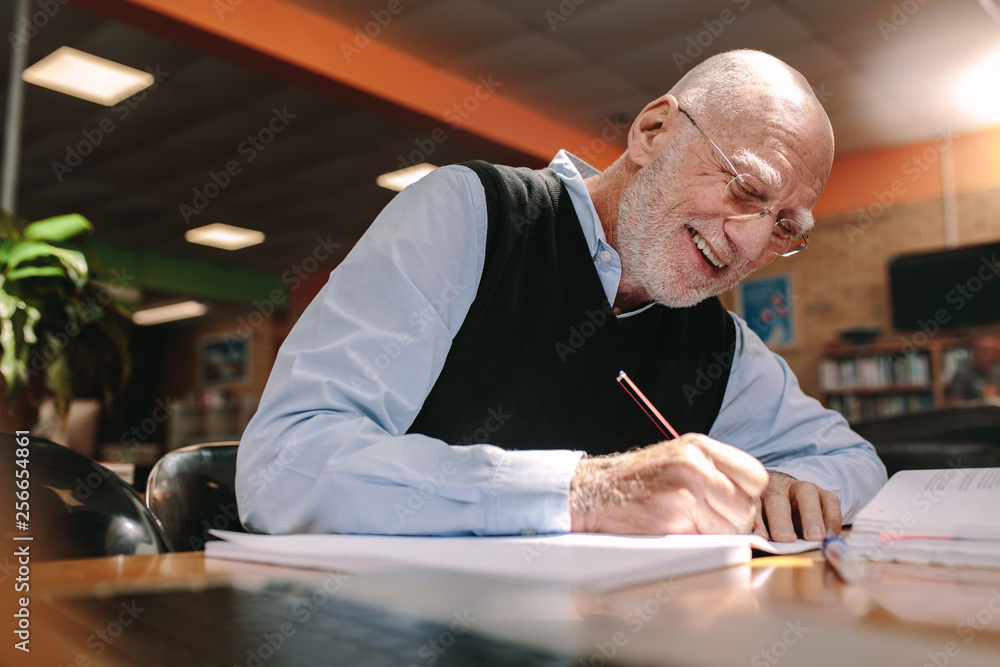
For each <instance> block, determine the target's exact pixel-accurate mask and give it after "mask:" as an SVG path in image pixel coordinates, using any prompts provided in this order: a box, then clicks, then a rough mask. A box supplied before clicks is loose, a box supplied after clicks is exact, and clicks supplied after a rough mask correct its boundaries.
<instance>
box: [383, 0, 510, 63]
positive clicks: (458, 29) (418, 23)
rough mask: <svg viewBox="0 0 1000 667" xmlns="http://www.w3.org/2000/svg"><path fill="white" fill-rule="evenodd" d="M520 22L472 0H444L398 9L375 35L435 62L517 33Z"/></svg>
mask: <svg viewBox="0 0 1000 667" xmlns="http://www.w3.org/2000/svg"><path fill="white" fill-rule="evenodd" d="M522 29H523V25H522V24H521V23H520V22H519V21H516V20H514V19H512V18H510V17H509V16H508V15H507V14H505V13H503V12H500V11H497V10H496V9H493V8H492V7H490V6H489V5H485V4H482V3H480V2H475V1H474V0H443V2H438V3H435V4H434V5H431V6H429V7H418V6H414V7H413V8H412V9H407V10H406V11H404V12H402V13H400V14H399V15H398V16H397V17H396V18H395V19H393V21H392V22H391V23H390V24H388V25H387V26H386V27H385V29H384V30H383V31H382V32H381V33H380V34H379V36H378V39H380V40H383V41H385V42H387V43H389V44H392V45H393V46H395V47H396V48H399V49H403V50H405V51H407V52H409V53H412V54H414V55H416V56H418V57H419V58H421V59H422V60H425V61H427V62H429V63H431V64H434V65H442V64H447V63H448V62H450V61H452V60H455V59H457V58H459V57H461V56H463V55H465V54H467V53H470V52H472V51H476V50H478V49H481V48H483V47H484V46H487V45H490V44H495V43H498V42H502V41H503V40H505V39H509V38H510V37H512V36H514V35H516V34H517V33H518V32H519V31H521V30H522Z"/></svg>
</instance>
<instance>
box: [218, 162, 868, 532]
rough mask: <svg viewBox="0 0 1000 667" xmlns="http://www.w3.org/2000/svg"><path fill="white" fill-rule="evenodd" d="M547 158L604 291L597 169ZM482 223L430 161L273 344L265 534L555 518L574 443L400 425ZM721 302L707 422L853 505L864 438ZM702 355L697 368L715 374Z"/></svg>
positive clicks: (255, 468)
mask: <svg viewBox="0 0 1000 667" xmlns="http://www.w3.org/2000/svg"><path fill="white" fill-rule="evenodd" d="M550 166H551V167H552V169H554V170H555V171H556V173H558V174H559V176H560V178H562V180H563V181H564V183H565V184H566V188H567V190H568V192H569V196H570V198H571V200H572V202H573V206H574V207H575V209H576V212H577V215H578V217H579V219H580V224H581V226H582V228H583V231H584V234H585V235H586V237H587V243H588V245H589V247H590V250H591V253H592V257H593V261H594V266H595V267H596V269H597V272H598V275H599V276H600V279H601V283H602V285H603V286H604V289H605V292H606V294H607V296H608V301H609V302H610V303H614V298H615V294H616V292H617V290H618V283H619V280H620V279H621V260H620V258H619V257H618V254H617V253H616V252H615V250H614V249H613V248H611V247H610V246H609V245H608V244H607V243H606V242H605V237H604V231H603V228H602V226H601V223H600V220H599V218H598V216H597V212H596V211H595V210H594V206H593V203H592V202H591V199H590V196H589V194H588V192H587V187H586V185H585V184H584V178H587V177H589V176H591V175H594V174H596V173H598V172H597V171H596V170H594V169H593V168H592V167H590V166H589V165H586V164H585V163H583V162H582V161H580V160H578V159H577V158H575V157H574V156H572V155H570V154H569V153H567V152H565V151H560V152H559V153H558V154H557V155H556V157H555V159H554V160H553V161H552V163H551V165H550ZM486 229H487V214H486V198H485V193H484V191H483V187H482V184H481V183H480V182H479V179H478V177H477V176H476V175H475V174H474V173H473V172H472V171H471V170H470V169H468V168H466V167H461V166H451V167H443V168H441V169H438V170H436V171H434V172H433V173H432V174H430V175H429V176H426V177H425V178H423V179H422V180H420V181H419V182H417V183H416V184H414V185H411V186H409V187H408V188H406V190H404V191H403V192H401V193H400V194H399V195H397V196H396V197H395V198H394V199H393V201H392V202H391V203H390V204H389V205H388V206H387V207H386V208H385V209H384V210H383V211H382V213H381V214H380V215H379V216H378V218H376V220H375V221H374V223H372V225H371V227H370V228H369V230H368V231H367V232H366V233H365V235H364V236H363V237H362V238H361V240H360V241H359V242H358V244H357V245H356V246H355V248H354V249H353V250H352V251H351V253H350V254H349V256H348V257H347V258H346V259H345V260H344V261H343V262H342V263H341V264H340V265H339V266H338V267H337V268H336V269H335V270H334V271H333V272H332V273H331V275H330V280H329V282H328V283H327V284H326V286H325V287H324V288H323V290H322V291H321V292H320V293H319V294H318V295H317V297H316V298H315V299H314V300H313V301H312V303H311V304H310V305H309V306H308V307H307V308H306V310H305V311H304V312H303V314H302V316H301V317H300V319H299V320H298V322H296V324H295V326H294V327H293V328H292V331H291V332H290V334H289V335H288V338H287V339H286V340H285V342H284V344H283V345H282V346H281V349H280V351H279V352H278V357H277V360H276V361H275V364H274V367H273V369H272V371H271V376H270V378H269V379H268V382H267V386H266V388H265V390H264V394H263V396H262V398H261V403H260V407H259V409H258V411H257V413H256V414H255V415H254V417H253V419H252V420H251V421H250V424H249V425H248V427H247V429H246V432H245V433H244V435H243V439H242V441H241V443H240V448H239V455H238V460H237V475H236V488H237V494H238V497H239V507H240V517H241V519H242V521H243V523H244V525H246V526H247V527H248V528H249V529H251V530H255V531H260V532H267V533H297V532H319V533H323V532H340V533H389V534H423V535H455V534H477V535H509V534H519V533H532V532H537V533H558V532H566V531H568V530H569V527H570V515H569V485H570V480H571V479H572V477H573V474H574V471H575V469H576V465H577V463H578V462H579V459H580V457H581V455H582V452H578V451H564V450H539V451H507V450H504V449H501V448H499V447H496V446H493V445H485V444H479V445H475V444H474V445H468V446H452V445H448V444H446V443H444V442H442V441H440V440H437V439H434V438H430V437H427V436H425V435H420V434H407V433H406V431H407V429H408V428H409V426H410V424H412V422H413V420H414V419H415V418H416V415H417V413H418V412H419V411H420V408H421V406H422V404H423V401H424V398H425V397H426V396H427V395H428V393H429V392H430V390H431V387H432V386H433V385H434V382H435V381H436V379H437V377H438V375H439V374H440V372H441V369H442V368H443V366H444V363H445V359H446V357H447V355H448V351H449V349H450V347H451V342H452V340H453V338H454V336H455V335H456V334H457V333H458V330H459V328H460V327H461V326H462V322H463V321H464V319H465V317H466V315H467V313H468V312H469V308H470V306H471V304H472V302H473V300H474V299H475V296H476V290H477V287H478V285H479V280H480V277H481V275H482V270H483V262H484V258H485V252H486ZM647 307H654V306H653V305H650V306H647ZM655 307H660V306H655ZM632 314H634V313H632ZM627 316H628V315H623V316H622V317H627ZM733 319H734V321H735V322H736V338H737V342H736V348H735V357H734V361H733V364H732V370H731V372H730V376H729V382H728V384H727V388H726V392H725V396H724V399H723V402H722V408H721V410H720V412H719V416H718V418H717V419H716V421H715V424H714V425H713V426H712V429H711V431H710V433H709V434H708V435H710V436H711V437H713V438H715V439H717V440H720V441H722V442H725V443H728V444H731V445H734V446H736V447H740V448H741V449H744V450H745V451H747V452H749V453H750V454H752V455H753V456H755V457H757V458H758V459H759V460H760V461H761V462H762V463H763V464H764V465H765V466H766V467H768V468H770V469H772V470H779V471H782V472H785V473H787V474H789V475H792V476H794V477H797V478H798V479H801V480H806V481H810V482H814V483H816V484H818V485H819V486H821V487H823V488H826V489H828V490H830V491H833V492H835V493H836V494H837V495H838V496H839V497H840V499H841V504H842V510H843V512H844V518H845V522H847V521H850V519H851V517H852V516H853V515H854V513H855V512H856V511H857V510H858V509H859V508H860V507H861V506H863V505H864V504H865V503H866V502H867V501H868V500H869V499H870V498H871V497H872V496H873V495H874V493H875V491H876V490H877V489H878V488H879V487H880V486H881V485H882V484H883V483H884V482H885V468H884V467H883V466H882V463H881V462H880V461H879V460H878V457H877V456H876V455H875V451H874V448H873V447H872V446H871V445H870V444H869V443H867V442H865V441H864V440H862V439H861V437H860V436H858V435H857V434H855V433H854V432H852V431H851V430H850V429H849V428H848V426H847V423H846V421H845V420H844V419H843V418H842V417H841V416H840V415H839V414H838V413H836V412H832V411H830V410H826V409H824V408H823V407H822V406H821V405H820V404H819V403H818V402H817V401H816V400H814V399H812V398H809V397H807V396H806V395H805V394H803V393H802V391H801V390H800V389H799V386H798V382H797V381H796V379H795V376H794V375H793V374H792V372H791V370H790V369H789V368H788V366H787V365H786V364H785V362H784V361H783V360H782V359H781V358H780V357H778V356H777V355H775V354H773V353H772V352H770V351H769V350H768V349H767V348H766V347H765V346H764V344H763V342H761V340H760V338H758V337H757V336H756V335H755V334H754V333H753V332H752V331H751V330H750V329H749V328H748V327H747V325H746V323H745V322H744V321H743V320H741V319H740V318H739V317H737V316H735V315H733ZM706 370H707V375H706V377H705V378H704V379H703V380H702V381H703V382H708V381H712V380H711V375H712V373H711V370H712V369H711V368H709V369H706ZM469 372H475V369H469ZM690 390H691V391H697V390H698V386H697V383H694V384H692V385H691V387H690ZM664 407H665V406H660V408H661V409H664ZM501 410H502V406H501ZM494 417H495V418H497V419H502V418H503V415H502V414H497V415H495V416H494Z"/></svg>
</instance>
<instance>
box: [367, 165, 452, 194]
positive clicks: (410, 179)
mask: <svg viewBox="0 0 1000 667" xmlns="http://www.w3.org/2000/svg"><path fill="white" fill-rule="evenodd" d="M435 169H437V166H436V165H433V164H430V163H429V162H421V163H420V164H415V165H413V166H412V167H407V168H405V169H400V170H398V171H390V172H389V173H388V174H382V175H381V176H379V177H378V178H376V179H375V182H376V183H378V184H379V185H381V186H382V187H383V188H387V189H389V190H395V191H396V192H402V191H403V188H405V187H406V186H407V185H411V184H412V183H416V182H417V181H419V180H420V179H421V178H423V177H424V176H426V175H427V174H429V173H431V172H432V171H434V170H435Z"/></svg>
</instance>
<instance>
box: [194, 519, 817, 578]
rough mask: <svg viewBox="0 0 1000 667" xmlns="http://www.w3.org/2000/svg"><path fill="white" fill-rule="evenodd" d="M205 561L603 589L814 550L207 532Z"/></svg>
mask: <svg viewBox="0 0 1000 667" xmlns="http://www.w3.org/2000/svg"><path fill="white" fill-rule="evenodd" d="M212 534H213V535H215V536H217V537H220V538H222V540H223V541H220V542H214V541H213V542H208V543H207V544H206V545H205V555H206V556H207V557H209V558H227V559H233V560H251V561H257V562H264V563H275V564H280V565H292V566H298V567H313V568H321V569H341V570H345V571H356V570H359V569H362V570H363V569H369V568H370V566H371V565H373V564H375V565H378V566H392V567H417V568H427V569H436V570H448V571H454V572H465V573H471V574H479V575H489V576H500V577H515V578H519V579H532V580H540V581H545V582H549V583H556V584H566V585H573V586H580V587H585V588H589V589H594V590H608V589H612V588H617V587H620V586H626V585H630V584H635V583H640V582H644V581H655V580H657V579H661V578H664V577H672V576H683V575H687V574H693V573H695V572H704V571H706V570H713V569H717V568H722V567H728V566H730V565H737V564H740V563H746V562H748V561H749V560H750V558H751V549H760V550H762V551H766V552H769V553H800V552H802V551H808V550H810V549H816V548H818V547H819V543H817V542H806V541H805V540H798V541H797V542H793V543H790V544H778V543H776V542H768V541H766V540H764V539H762V538H760V537H757V536H755V535H668V536H666V537H625V536H619V535H594V534H586V533H584V534H580V533H572V534H567V535H539V536H533V537H400V536H391V535H248V534H245V533H233V532H229V531H222V530H213V531H212Z"/></svg>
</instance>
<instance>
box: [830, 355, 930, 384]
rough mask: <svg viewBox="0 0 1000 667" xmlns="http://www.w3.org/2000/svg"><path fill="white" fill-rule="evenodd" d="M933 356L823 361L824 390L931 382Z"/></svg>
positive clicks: (863, 357) (867, 357)
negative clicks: (931, 359) (931, 360)
mask: <svg viewBox="0 0 1000 667" xmlns="http://www.w3.org/2000/svg"><path fill="white" fill-rule="evenodd" d="M930 382H931V369H930V358H929V355H928V354H927V353H925V352H914V353H908V354H879V355H870V356H862V357H850V358H845V359H835V358H834V359H831V358H828V359H824V360H823V361H822V362H820V383H821V386H822V387H823V389H824V391H848V390H852V389H891V388H893V387H913V386H922V385H929V384H930Z"/></svg>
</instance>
